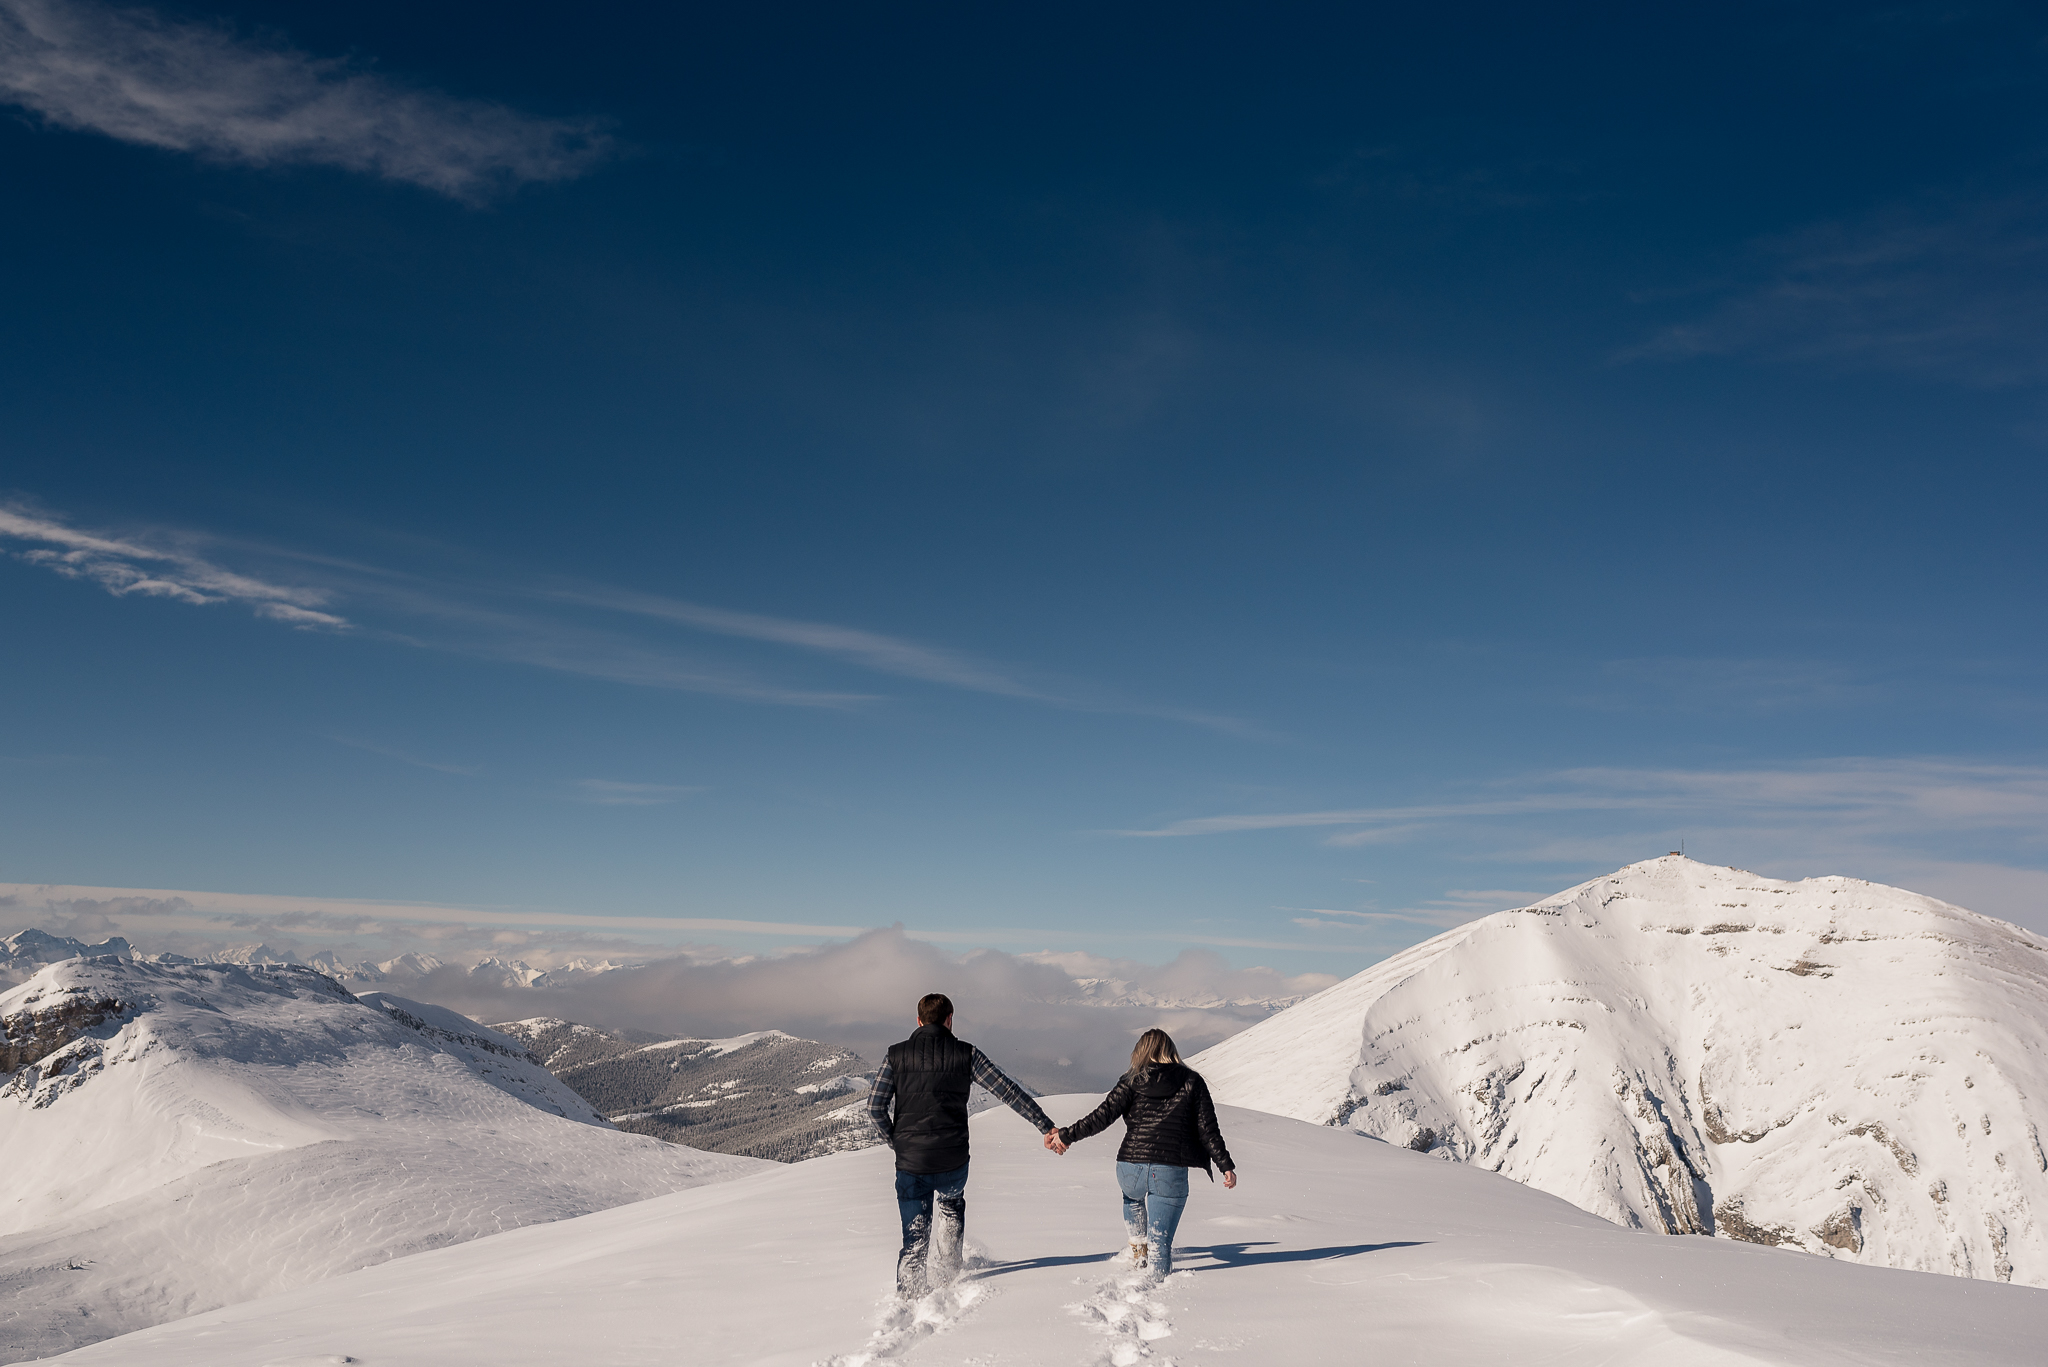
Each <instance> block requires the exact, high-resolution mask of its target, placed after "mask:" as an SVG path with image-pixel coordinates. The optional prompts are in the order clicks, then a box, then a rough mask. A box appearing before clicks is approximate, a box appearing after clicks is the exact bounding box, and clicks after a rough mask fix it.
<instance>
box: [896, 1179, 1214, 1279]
mask: <svg viewBox="0 0 2048 1367" xmlns="http://www.w3.org/2000/svg"><path fill="white" fill-rule="evenodd" d="M1182 1187H1183V1189H1185V1187H1186V1179H1185V1178H1183V1179H1182ZM896 1211H897V1214H899V1215H901V1216H902V1217H903V1252H902V1253H900V1254H898V1255H897V1257H896V1293H897V1294H898V1295H900V1296H902V1297H903V1298H904V1299H905V1300H911V1301H914V1300H916V1299H917V1298H918V1297H919V1296H922V1295H923V1294H924V1293H925V1292H926V1291H927V1290H929V1289H930V1288H932V1287H934V1286H944V1285H945V1284H946V1283H947V1282H950V1281H952V1280H953V1278H954V1277H956V1276H958V1275H959V1273H960V1240H961V1237H962V1236H963V1235H964V1234H965V1233H966V1232H967V1164H965V1163H962V1164H961V1165H960V1166H959V1167H957V1168H955V1169H953V1171H951V1172H899V1173H897V1174H896ZM927 1259H929V1262H930V1264H931V1267H930V1271H929V1273H927V1271H926V1267H925V1264H926V1262H927Z"/></svg>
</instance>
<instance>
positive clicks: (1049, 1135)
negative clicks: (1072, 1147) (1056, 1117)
mask: <svg viewBox="0 0 2048 1367" xmlns="http://www.w3.org/2000/svg"><path fill="white" fill-rule="evenodd" d="M1045 1147H1047V1148H1048V1149H1051V1150H1052V1151H1053V1152H1054V1153H1065V1152H1066V1151H1067V1145H1065V1144H1062V1143H1060V1132H1059V1131H1058V1130H1047V1131H1046V1132H1045Z"/></svg>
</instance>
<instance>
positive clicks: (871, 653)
mask: <svg viewBox="0 0 2048 1367" xmlns="http://www.w3.org/2000/svg"><path fill="white" fill-rule="evenodd" d="M548 596H549V597H551V598H554V599H556V600H558V601H561V602H570V603H581V604H586V605H588V606H591V607H600V608H609V609H611V610H612V611H614V612H624V613H632V614H634V615H636V616H640V617H650V618H653V619H655V620H657V621H663V622H673V623H676V624H678V625H680V626H687V627H694V628H696V629H697V630H699V631H708V632H712V633H714V634H716V635H720V636H738V637H744V638H746V639H749V640H755V641H770V642H773V643H774V644H776V645H785V646H795V647H797V648H798V649H800V650H810V651H816V652H818V653H819V654H822V655H830V656H834V657H836V658H838V659H842V660H845V661H847V662H849V663H851V664H855V665H859V666H860V667H861V668H863V669H871V670H874V671H875V672H876V673H879V674H895V675H899V676H901V677H903V678H908V679H922V680H924V681H925V682H927V683H937V684H948V685H951V686H952V687H955V688H966V689H971V690H973V691H975V692H977V693H996V694H1000V695H1002V696H1004V697H1010V698H1027V699H1030V700H1033V701H1037V702H1054V701H1058V699H1055V698H1051V697H1049V696H1048V695H1046V694H1044V693H1042V692H1040V691H1039V690H1037V689H1035V688H1032V687H1030V686H1029V685H1027V684H1024V683H1021V682H1019V681H1018V680H1016V679H1013V678H1011V677H1009V676H1008V675H1006V674H1004V673H1002V672H1001V671H999V670H997V669H995V668H994V667H993V666H990V665H986V664H982V663H980V662H978V661H975V660H972V659H970V658H968V657H967V656H965V655H962V654H960V653H959V652H957V651H951V650H944V649H940V648H938V647H936V646H928V645H920V644H919V643H917V642H915V641H906V640H903V639H901V638H899V637H895V636H885V635H883V634H881V633H880V632H875V631H864V630H862V629H860V628H858V627H846V626H837V625H834V624H833V623H830V622H804V621H797V620H794V619H791V618H786V617H767V616H763V615H761V614H759V613H751V612H730V611H728V610H726V609H724V608H714V607H706V606H704V605H703V604H701V603H690V602H684V601H682V600H680V599H675V598H663V597H659V596H657V595H654V594H645V593H627V592H613V591H599V590H581V591H572V590H558V591H555V592H552V593H550V594H549V595H548Z"/></svg>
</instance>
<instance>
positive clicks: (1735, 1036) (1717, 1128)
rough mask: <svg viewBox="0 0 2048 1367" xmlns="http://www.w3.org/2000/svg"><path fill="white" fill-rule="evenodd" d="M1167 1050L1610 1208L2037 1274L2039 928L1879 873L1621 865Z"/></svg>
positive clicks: (1294, 1102) (2046, 1000)
mask: <svg viewBox="0 0 2048 1367" xmlns="http://www.w3.org/2000/svg"><path fill="white" fill-rule="evenodd" d="M1193 1063H1194V1065H1195V1067H1197V1068H1198V1069H1200V1070H1201V1071H1202V1072H1203V1073H1204V1074H1205V1075H1206V1076H1207V1078H1208V1079H1209V1083H1210V1086H1211V1087H1212V1088H1213V1089H1214V1091H1215V1094H1216V1097H1217V1099H1218V1100H1219V1101H1223V1102H1228V1103H1231V1104H1234V1105H1239V1106H1249V1107H1254V1108H1256V1109H1259V1110H1263V1111H1269V1112H1273V1113H1275V1114H1278V1115H1284V1116H1292V1117H1294V1118H1296V1119H1301V1120H1308V1121H1313V1122H1316V1123H1321V1124H1328V1125H1337V1126H1346V1127H1349V1128H1351V1129H1354V1130H1358V1131H1361V1132H1363V1133H1365V1134H1367V1135H1370V1136H1372V1137H1374V1138H1378V1139H1383V1140H1385V1141H1387V1142H1389V1143H1392V1144H1398V1145H1402V1146H1404V1147H1407V1148H1410V1149H1414V1150H1416V1151H1418V1152H1422V1153H1426V1154H1429V1155H1430V1156H1432V1157H1436V1158H1441V1159H1446V1160H1449V1161H1453V1162H1459V1163H1471V1164H1476V1165H1479V1166H1481V1167H1484V1168H1487V1169H1490V1170H1492V1171H1494V1172H1498V1173H1501V1174H1503V1175H1504V1176H1508V1177H1512V1178H1514V1179H1515V1180H1517V1181H1520V1182H1525V1183H1527V1184H1529V1185H1530V1186H1532V1187H1536V1188H1538V1189H1540V1190H1543V1191H1547V1192H1550V1193H1552V1194H1554V1195H1557V1196H1562V1197H1564V1198H1565V1199H1566V1200H1568V1201H1571V1202H1573V1203H1574V1204H1576V1205H1578V1206H1580V1207H1582V1208H1584V1209H1586V1210H1588V1211H1591V1212H1593V1213H1594V1214H1596V1215H1601V1216H1605V1217H1606V1218H1608V1219H1610V1220H1613V1221H1615V1222H1617V1223H1620V1224H1623V1225H1629V1226H1633V1227H1636V1228H1641V1229H1648V1230H1655V1231H1660V1232H1668V1233H1674V1234H1712V1235H1719V1236H1721V1237H1724V1238H1732V1239H1740V1240H1745V1241H1748V1242H1751V1243H1761V1244H1771V1245H1776V1246H1778V1247H1782V1248H1796V1249H1803V1250H1805V1251H1806V1252H1809V1253H1816V1254H1821V1255H1824V1256H1827V1257H1831V1258H1842V1259H1847V1260H1850V1261H1854V1262H1861V1263H1871V1264H1877V1265H1881V1266H1886V1267H1899V1268H1914V1269H1919V1270H1922V1271H1928V1272H1945V1273H1952V1274H1955V1275H1958V1276H1964V1277H1978V1278H1985V1279H1989V1280H1996V1281H2011V1282H2018V1283H2023V1284H2026V1285H2030V1286H2048V1151H2044V1149H2043V1137H2042V1134H2041V1130H2042V1128H2043V1127H2044V1126H2048V1110H2044V1107H2048V946H2044V944H2043V942H2042V938H2041V937H2038V936H2035V935H2033V934H2030V933H2029V932H2026V931H2023V930H2021V929H2020V928H2019V927H2017V926H2013V925H2009V924H2007V923H2005V922H2003V921H1995V920H1992V919H1991V918H1989V917H1986V916H1979V915H1977V914H1976V913H1974V912H1970V911H1965V910H1963V909H1962V908H1960V907H1954V906H1950V905H1948V904H1947V903H1944V902H1938V901H1936V900H1934V899H1933V898H1930V897H1922V896H1920V895H1918V894H1916V893H1911V892H1906V891H1902V890H1901V889H1898V888H1888V887H1883V886H1880V885H1878V884H1874V883H1865V882H1860V881H1858V880H1856V879H1853V878H1811V879H1807V880H1805V881H1803V882H1796V883H1786V882H1778V881H1776V880H1773V879H1769V878H1761V877H1758V876H1757V875H1755V874H1753V873H1745V872H1743V871H1742V870H1739V869H1730V868H1719V867H1714V866H1710V865H1707V864H1701V863H1698V862H1695V861H1693V860H1689V859H1684V858H1681V857H1679V856H1677V855H1673V856H1670V857H1668V858H1663V859H1653V860H1649V861H1647V862H1645V863H1641V864H1632V865H1630V866H1628V867H1627V868H1624V869H1621V870H1620V871H1618V872H1617V873H1614V874H1612V875H1610V876H1607V877H1603V878H1596V879H1594V880H1592V881H1591V882H1588V883H1583V884H1581V885H1579V886H1578V887H1575V888H1570V889H1567V890H1566V891H1564V892H1561V893H1558V894H1557V895H1556V896H1554V897H1551V898H1548V899H1546V900H1544V901H1542V902H1538V903H1536V904H1535V905H1534V906H1530V907H1524V908H1521V909H1519V910H1515V911H1504V912H1500V913H1498V914H1497V915H1493V916H1488V917H1484V918H1482V919H1480V920H1477V921H1474V922H1472V923H1470V924H1468V925H1464V926H1460V927H1459V928H1457V929H1456V930H1453V931H1450V932H1448V933H1446V934H1443V935H1440V936H1438V937H1436V938H1435V939H1433V940H1430V941H1428V942H1427V943H1425V944H1421V945H1417V946H1416V947H1415V948H1413V949H1410V950H1407V951H1405V952H1403V953H1401V954H1397V955H1395V956H1394V957H1393V958H1390V959H1388V960H1386V961H1384V962H1382V963H1379V964H1376V965H1374V966H1373V967H1371V968H1369V969H1367V970H1366V971H1365V972H1363V973H1360V974H1358V975H1357V976H1356V977H1353V978H1351V979H1349V980H1347V981H1345V982H1342V983H1339V984H1338V985H1337V986H1335V987H1332V988H1330V989H1328V990H1327V991H1324V992H1321V993H1318V994H1317V995H1315V996H1313V997H1310V998H1309V999H1308V1000H1306V1001H1304V1002H1302V1003H1301V1004H1300V1005H1298V1006H1295V1007H1293V1008H1292V1009H1290V1010H1288V1011H1285V1012H1282V1013H1281V1014H1279V1015H1277V1016H1275V1017H1273V1018H1271V1019H1270V1020H1267V1021H1263V1022H1261V1023H1259V1024H1257V1025H1254V1026H1252V1027H1251V1028H1250V1029H1248V1030H1245V1031H1244V1032H1242V1033H1241V1034H1238V1035H1235V1036H1233V1037H1231V1038H1230V1039H1227V1040H1224V1041H1223V1042H1222V1043H1220V1044H1217V1045H1214V1046H1212V1047H1211V1048H1209V1049H1208V1050H1207V1051H1205V1052H1204V1053H1202V1054H1201V1055H1199V1056H1198V1057H1197V1058H1195V1059H1194V1060H1193Z"/></svg>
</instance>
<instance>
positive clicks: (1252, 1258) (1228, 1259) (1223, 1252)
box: [1173, 1239, 1427, 1272]
mask: <svg viewBox="0 0 2048 1367" xmlns="http://www.w3.org/2000/svg"><path fill="white" fill-rule="evenodd" d="M1271 1242H1272V1241H1271V1240H1268V1241H1266V1243H1265V1244H1197V1245H1194V1246H1192V1247H1190V1246H1187V1245H1183V1246H1181V1247H1179V1248H1176V1249H1175V1250H1174V1257H1173V1261H1174V1266H1175V1268H1176V1269H1178V1268H1180V1267H1183V1266H1186V1265H1187V1262H1188V1260H1189V1259H1191V1258H1194V1257H1197V1256H1199V1255H1201V1254H1205V1253H1206V1254H1207V1255H1208V1256H1209V1257H1211V1258H1213V1259H1215V1261H1214V1262H1212V1263H1209V1264H1206V1265H1205V1266H1201V1267H1188V1271H1190V1272H1214V1271H1215V1270H1216V1269H1217V1268H1219V1267H1256V1266H1258V1265H1260V1264H1262V1263H1319V1262H1323V1261H1325V1260H1327V1259H1330V1258H1349V1257H1351V1256H1352V1255H1353V1254H1356V1253H1378V1252H1379V1251H1380V1250H1381V1249H1386V1248H1415V1247H1418V1246H1419V1245H1421V1244H1422V1243H1425V1242H1427V1241H1426V1240H1421V1239H1406V1240H1401V1241H1398V1242H1395V1243H1387V1244H1338V1245H1336V1246H1334V1247H1331V1248H1288V1249H1279V1250H1276V1251H1274V1252H1271V1253H1254V1252H1252V1251H1251V1250H1252V1249H1254V1248H1264V1247H1266V1246H1267V1245H1268V1244H1270V1243H1271Z"/></svg>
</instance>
